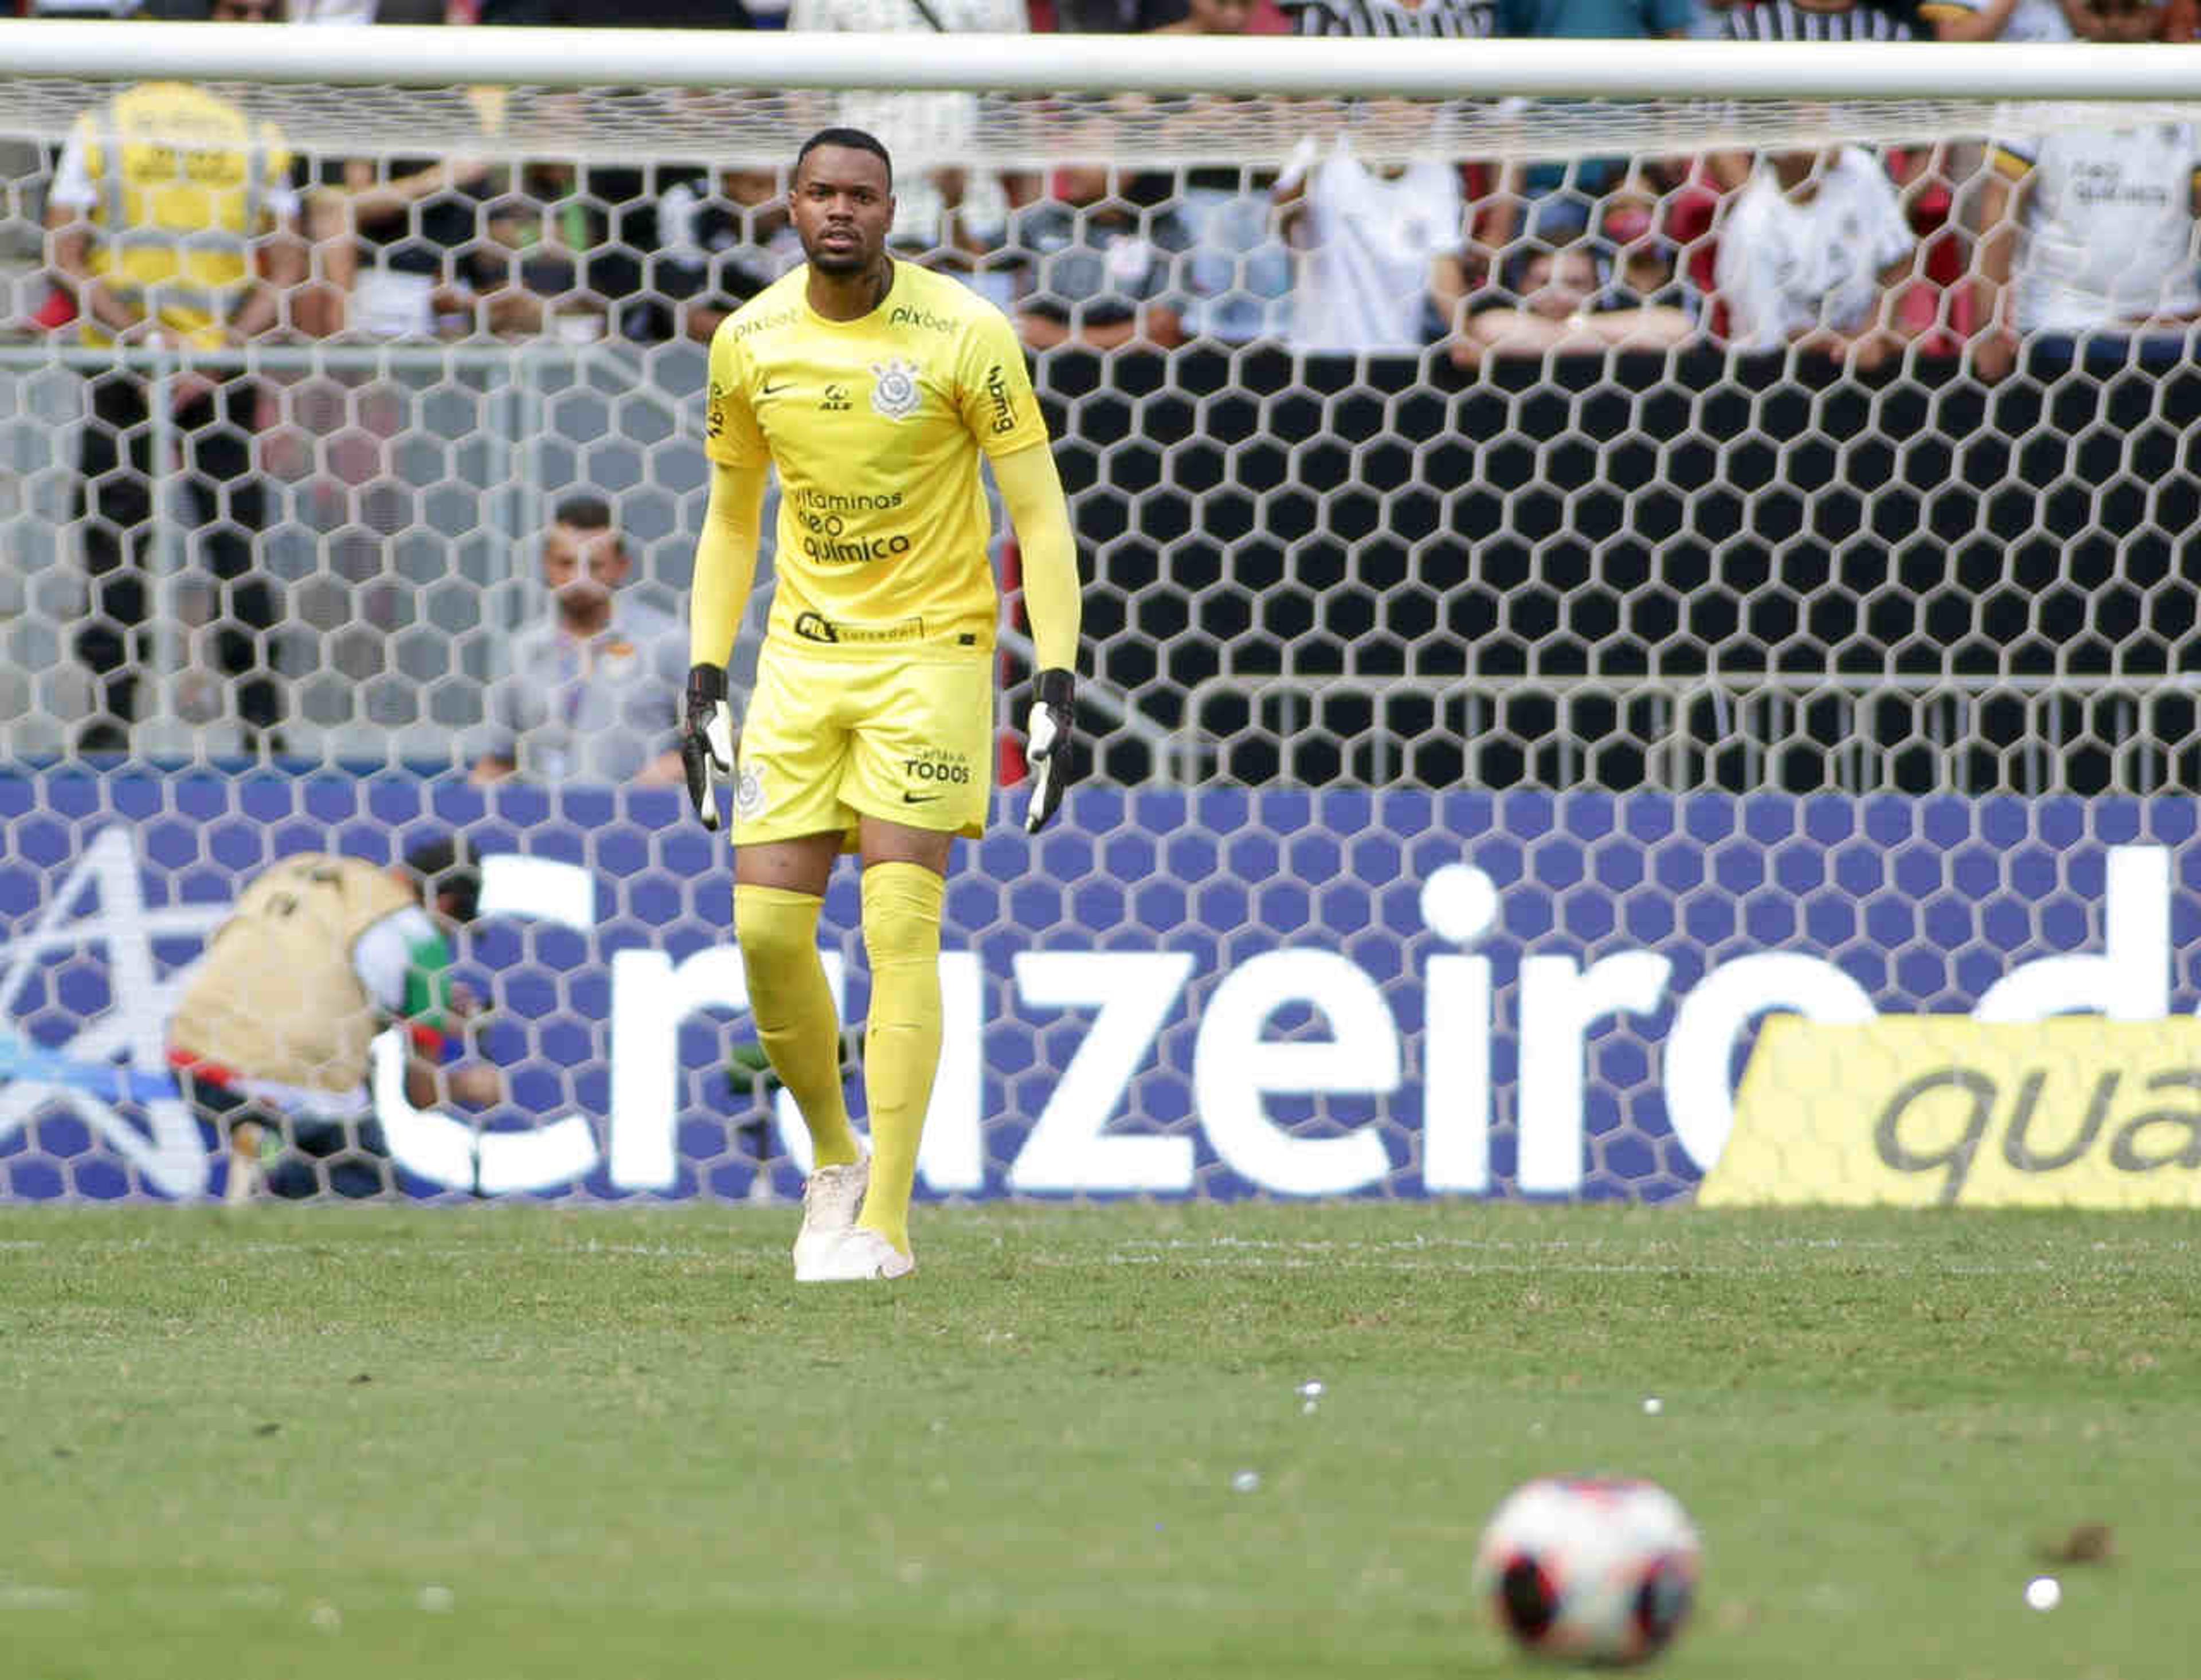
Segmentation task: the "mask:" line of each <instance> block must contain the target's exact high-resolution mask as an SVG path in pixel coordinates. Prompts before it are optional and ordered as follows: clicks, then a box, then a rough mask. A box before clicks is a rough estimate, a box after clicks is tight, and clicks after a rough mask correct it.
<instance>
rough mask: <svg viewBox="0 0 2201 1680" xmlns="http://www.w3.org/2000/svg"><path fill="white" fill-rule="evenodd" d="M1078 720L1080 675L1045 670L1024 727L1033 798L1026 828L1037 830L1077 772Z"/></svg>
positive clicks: (1029, 831) (1034, 687)
mask: <svg viewBox="0 0 2201 1680" xmlns="http://www.w3.org/2000/svg"><path fill="white" fill-rule="evenodd" d="M1076 726H1077V678H1075V677H1074V676H1072V675H1071V673H1069V672H1067V671H1063V670H1052V671H1042V672H1041V673H1039V676H1038V678H1036V680H1035V681H1034V682H1033V684H1032V708H1031V718H1030V722H1029V724H1028V725H1027V727H1026V729H1025V731H1024V761H1025V763H1027V764H1029V765H1030V767H1031V802H1030V804H1029V805H1027V806H1026V807H1025V808H1024V832H1025V833H1027V834H1036V833H1038V832H1039V831H1040V830H1042V829H1043V828H1045V827H1046V826H1047V825H1048V819H1049V818H1051V817H1052V816H1054V812H1055V808H1056V807H1057V806H1059V805H1060V804H1061V803H1062V795H1063V790H1064V789H1065V788H1067V787H1068V786H1069V785H1070V778H1071V777H1072V776H1073V775H1075V774H1076V773H1077V766H1076V765H1075V764H1074V763H1073V762H1072V761H1071V754H1072V751H1073V750H1074V743H1073V742H1072V740H1071V731H1072V730H1073V729H1075V728H1076Z"/></svg>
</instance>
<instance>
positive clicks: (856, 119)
mask: <svg viewBox="0 0 2201 1680" xmlns="http://www.w3.org/2000/svg"><path fill="white" fill-rule="evenodd" d="M787 26H788V28H789V30H790V31H801V30H836V31H848V30H854V31H860V32H866V33H892V34H903V35H953V34H961V33H970V32H984V33H988V34H995V35H1022V34H1024V33H1026V32H1029V31H1030V27H1031V20H1030V13H1029V12H1028V11H1027V9H1026V7H1025V3H1024V0H793V3H792V4H791V5H790V6H789V8H788V13H787ZM983 109H984V107H983V106H982V104H981V103H980V102H979V98H978V96H977V95H976V94H975V93H898V92H881V91H866V92H849V93H845V94H843V95H842V96H841V99H840V109H839V113H838V115H836V117H835V118H834V120H835V121H836V122H840V123H845V124H846V125H848V126H849V127H852V128H860V129H863V130H864V131H866V132H867V133H872V134H876V135H877V136H878V137H879V138H880V139H881V140H883V141H884V142H885V143H886V147H887V150H889V151H890V152H892V153H893V154H894V156H895V183H894V192H895V221H894V228H893V232H892V234H891V238H893V240H894V243H895V248H896V249H897V250H900V251H901V252H902V253H903V254H905V255H908V256H924V255H926V254H927V253H929V252H936V253H940V254H941V255H942V256H943V257H945V256H948V254H951V253H954V252H959V251H960V252H961V253H963V254H964V255H966V256H971V255H977V254H978V253H981V252H983V251H985V250H990V249H991V248H992V247H993V246H994V245H995V244H997V243H998V242H999V239H1000V236H1001V230H1002V229H1003V227H1004V226H1006V225H1007V220H1008V214H1009V211H1010V210H1011V209H1013V208H1014V207H1016V206H1017V205H1019V204H1024V203H1030V201H1031V200H1032V199H1033V198H1034V197H1036V196H1037V192H1038V183H1037V181H1036V179H1033V178H1031V177H1030V176H1028V175H1026V174H1024V173H1020V172H1012V173H1000V172H996V171H991V170H984V169H972V168H970V167H966V164H964V163H963V162H960V160H962V159H966V158H968V157H969V156H971V153H972V151H973V150H974V149H975V148H976V146H977V141H978V135H979V126H980V117H981V115H982V114H983Z"/></svg>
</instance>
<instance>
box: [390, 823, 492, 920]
mask: <svg viewBox="0 0 2201 1680" xmlns="http://www.w3.org/2000/svg"><path fill="white" fill-rule="evenodd" d="M405 869H406V872H407V873H408V874H409V875H411V876H412V877H413V878H414V882H415V883H417V884H419V886H420V899H421V902H423V903H425V904H426V905H427V906H428V908H431V909H433V908H436V901H437V899H439V898H448V899H449V900H450V901H451V912H450V913H451V918H452V919H453V920H454V921H457V922H460V923H462V924H463V923H466V922H470V921H472V919H474V917H475V915H476V914H477V913H478V912H479V910H480V909H481V866H480V865H479V864H478V863H477V862H476V861H474V855H473V849H472V847H470V846H468V845H467V843H466V842H465V841H464V840H461V838H460V837H458V836H457V835H455V834H450V835H446V836H444V837H443V838H442V839H440V840H428V841H424V842H422V843H420V845H417V846H415V847H414V848H413V849H412V850H411V851H409V852H408V853H406V854H405Z"/></svg>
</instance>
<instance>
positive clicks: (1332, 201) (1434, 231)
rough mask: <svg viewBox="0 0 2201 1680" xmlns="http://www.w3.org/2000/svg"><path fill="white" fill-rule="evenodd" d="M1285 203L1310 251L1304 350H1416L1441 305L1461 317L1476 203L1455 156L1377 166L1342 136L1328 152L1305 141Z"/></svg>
mask: <svg viewBox="0 0 2201 1680" xmlns="http://www.w3.org/2000/svg"><path fill="white" fill-rule="evenodd" d="M1276 203H1277V206H1278V208H1279V211H1280V220H1281V222H1282V226H1283V228H1284V231H1285V232H1286V234H1287V236H1288V238H1290V239H1291V241H1292V243H1293V244H1294V247H1295V248H1296V249H1297V250H1298V252H1299V257H1300V273H1299V280H1298V285H1297V286H1296V287H1295V289H1294V292H1293V296H1292V321H1291V331H1290V342H1291V346H1292V348H1293V349H1294V350H1311V351H1318V352H1329V353H1347V354H1355V355H1367V354H1382V353H1387V352H1397V353H1405V352H1412V351H1416V350H1420V349H1421V348H1422V346H1423V344H1427V343H1428V342H1429V337H1430V333H1429V326H1430V319H1431V312H1432V308H1433V307H1434V308H1435V311H1436V312H1437V314H1438V316H1439V318H1440V319H1441V320H1447V321H1449V320H1452V319H1453V314H1454V311H1455V310H1456V309H1457V308H1458V305H1459V300H1460V299H1461V298H1463V297H1464V296H1465V295H1466V291H1467V278H1466V268H1465V266H1464V263H1463V261H1462V260H1461V255H1460V252H1461V247H1462V245H1463V244H1464V235H1465V225H1466V218H1467V206H1466V202H1465V197H1464V194H1463V193H1462V191H1461V190H1460V179H1459V170H1458V169H1456V168H1454V167H1453V166H1452V165H1450V164H1446V163H1409V164H1401V165H1390V166H1382V165H1376V166H1371V165H1370V164H1367V163H1365V162H1362V161H1361V159H1360V158H1359V156H1357V155H1356V154H1355V153H1354V151H1353V147H1352V145H1351V144H1350V143H1349V142H1348V141H1347V140H1346V139H1344V138H1342V137H1341V138H1339V140H1338V142H1337V144H1336V146H1335V149H1334V150H1332V151H1331V152H1330V153H1329V156H1327V157H1320V158H1318V157H1317V156H1316V155H1315V149H1314V147H1313V144H1312V142H1304V143H1302V144H1301V148H1300V153H1299V155H1298V156H1295V157H1294V161H1293V164H1292V167H1289V168H1288V169H1287V170H1286V171H1285V172H1284V173H1283V174H1282V176H1280V177H1279V178H1278V179H1277V190H1276Z"/></svg>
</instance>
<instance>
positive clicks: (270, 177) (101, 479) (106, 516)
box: [46, 0, 305, 753]
mask: <svg viewBox="0 0 2201 1680" xmlns="http://www.w3.org/2000/svg"><path fill="white" fill-rule="evenodd" d="M282 3H283V0H214V7H213V13H212V15H213V17H214V19H215V20H216V21H229V22H242V21H269V20H272V21H280V20H281V17H282ZM297 218H298V199H297V194H296V191H294V190H293V189H292V186H291V150H290V147H289V145H288V144H287V143H286V142H285V140H284V138H283V136H282V133H281V132H280V131H279V130H278V129H277V128H276V127H275V126H274V125H273V123H270V122H265V121H261V120H257V119H255V118H254V117H253V116H251V115H249V113H248V112H247V111H246V110H245V109H244V108H243V107H242V106H241V105H239V104H238V103H237V102H236V101H235V100H234V99H232V98H230V97H226V96H224V95H223V94H221V93H218V92H215V91H212V90H210V89H208V88H204V87H194V86H191V85H186V84H185V83H182V82H152V83H145V84H142V85H138V86H134V87H130V88H126V89H125V90H124V91H121V92H120V93H118V94H116V95H115V96H114V97H113V98H111V99H109V100H108V101H107V102H106V103H103V104H102V105H99V106H97V107H95V108H94V109H91V110H89V111H86V112H85V113H84V114H83V115H81V116H80V117H79V118H78V119H77V122H76V126H74V128H73V129H72V130H71V132H70V134H69V138H68V144H67V147H66V148H65V149H64V150H63V151H62V159H61V164H60V167H59V168H58V169H57V170H56V173H55V176H54V181H53V185H52V189H51V191H50V192H49V194H48V196H47V205H46V226H47V227H48V229H49V230H50V235H51V237H50V241H49V245H48V249H49V252H50V261H51V267H52V269H53V273H54V278H55V279H56V283H57V284H59V285H62V287H64V288H65V289H66V290H67V291H69V292H70V293H71V294H72V295H73V297H74V299H75V302H76V310H77V319H78V320H79V324H80V326H81V330H82V332H83V335H84V340H85V343H86V344H124V345H138V346H143V345H160V344H165V345H167V346H168V347H170V348H173V349H175V350H181V351H185V352H187V353H188V354H187V356H186V359H185V361H183V363H182V364H181V366H180V368H179V370H178V371H175V372H173V373H172V374H171V376H170V378H169V379H168V380H167V385H166V386H165V392H164V394H165V397H166V400H167V405H168V408H169V409H170V414H171V419H172V422H173V427H174V431H175V433H176V436H177V438H178V439H179V448H180V451H181V455H182V462H181V465H182V467H183V471H184V474H185V485H186V487H187V489H188V490H189V493H190V496H191V505H192V508H193V513H194V520H193V522H194V525H195V526H196V527H197V529H196V532H195V535H196V537H197V542H196V543H195V544H194V549H195V552H194V553H193V554H192V555H191V559H192V561H193V563H194V564H196V565H197V566H200V567H204V568H205V569H206V570H207V571H208V572H210V573H212V574H213V578H214V584H215V599H214V613H213V620H214V621H213V624H212V626H210V628H211V631H212V635H213V638H214V647H213V652H214V656H215V659H216V661H218V662H219V664H220V667H221V669H222V670H223V671H224V672H225V673H226V674H227V675H228V676H229V677H230V678H232V679H234V682H235V690H236V692H235V696H234V713H235V717H236V720H237V722H238V725H239V730H240V739H241V742H242V744H243V745H244V748H245V749H246V750H248V751H254V752H260V751H275V750H279V746H280V743H279V741H278V740H277V739H276V738H275V736H274V731H275V726H276V725H277V724H278V723H279V720H280V718H281V713H282V697H281V693H280V690H279V687H278V685H277V683H276V680H275V675H274V673H275V650H274V644H273V636H272V633H271V632H272V629H273V625H274V623H275V621H276V601H275V593H274V590H273V586H272V585H271V584H269V582H268V581H267V577H266V575H265V573H264V572H263V571H262V570H261V567H260V566H259V564H258V558H257V555H255V546H256V543H257V538H258V535H259V532H261V529H262V528H263V527H264V526H265V525H266V523H267V506H266V496H265V492H264V491H263V490H262V489H261V485H260V484H259V482H258V480H257V479H255V477H254V474H253V458H252V456H253V435H254V432H255V430H256V428H257V421H258V408H259V392H258V390H257V388H256V387H255V385H254V382H253V381H252V380H251V379H249V378H247V377H245V376H244V374H243V373H241V372H240V371H238V369H237V368H236V366H235V364H234V363H233V362H230V363H223V362H222V361H220V359H219V358H220V353H221V352H223V351H225V350H232V349H234V348H235V347H238V346H240V345H243V344H249V343H250V342H251V341H252V340H254V339H255V338H260V337H261V336H262V335H263V334H266V333H267V332H271V331H273V330H275V329H277V328H278V327H280V326H284V325H285V320H284V316H285V292H286V291H288V290H289V289H290V288H291V287H293V286H295V285H296V284H297V283H298V282H299V281H300V280H302V279H303V278H304V275H305V246H304V244H303V243H302V241H301V240H300V239H299V238H298V237H297V233H296V226H297ZM209 356H211V357H213V358H214V361H213V362H212V364H211V365H210V364H209V361H208V360H207V358H208V357H209ZM153 396H154V386H153V382H152V380H151V379H150V378H149V377H148V375H147V373H145V371H144V369H143V368H142V367H133V366H130V365H126V364H125V363H122V362H120V361H118V362H117V364H116V365H115V367H114V368H113V369H112V370H110V371H106V372H102V373H97V374H95V375H94V376H93V378H92V379H91V412H90V413H89V414H88V415H87V416H86V418H85V428H84V439H83V443H82V447H81V450H80V454H79V467H80V468H81V470H82V475H83V479H82V483H81V484H80V485H79V489H78V490H77V496H76V511H77V514H78V517H79V519H80V520H81V521H82V525H83V532H84V561H85V572H86V573H87V574H88V576H89V579H90V585H91V590H90V597H91V598H90V599H89V601H88V602H86V608H87V611H86V614H85V620H84V624H83V627H82V628H81V629H80V630H79V632H78V635H77V653H78V656H79V658H80V659H82V660H83V661H84V662H85V666H86V667H89V669H90V671H91V675H92V680H93V689H94V691H93V698H92V708H91V709H92V715H91V719H90V720H89V721H88V722H87V724H86V725H85V728H84V730H83V731H82V733H81V734H80V735H79V737H78V743H77V744H78V748H79V750H80V751H84V752H92V753H97V752H124V751H127V750H128V749H129V745H130V739H129V731H130V726H131V725H132V724H133V723H134V722H135V721H136V720H137V716H138V701H139V696H138V673H139V671H140V670H141V669H142V667H144V663H145V661H146V657H147V648H146V645H145V639H146V638H145V635H144V626H145V622H146V620H147V619H148V617H149V616H150V615H151V614H152V613H153V612H154V611H155V610H157V604H156V603H155V602H151V601H150V599H149V598H148V595H149V591H148V586H147V578H146V574H145V570H144V561H145V557H146V554H145V550H146V544H147V540H148V538H149V537H150V535H151V533H152V526H153V521H154V519H155V515H156V511H157V506H156V496H155V485H156V483H157V482H158V480H159V478H160V475H161V474H162V473H166V472H167V470H168V466H169V463H167V461H156V460H154V459H153V438H154V435H155V428H154V427H153V426H150V425H149V424H148V421H149V420H150V417H151V406H150V405H151V402H152V400H153Z"/></svg>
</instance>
